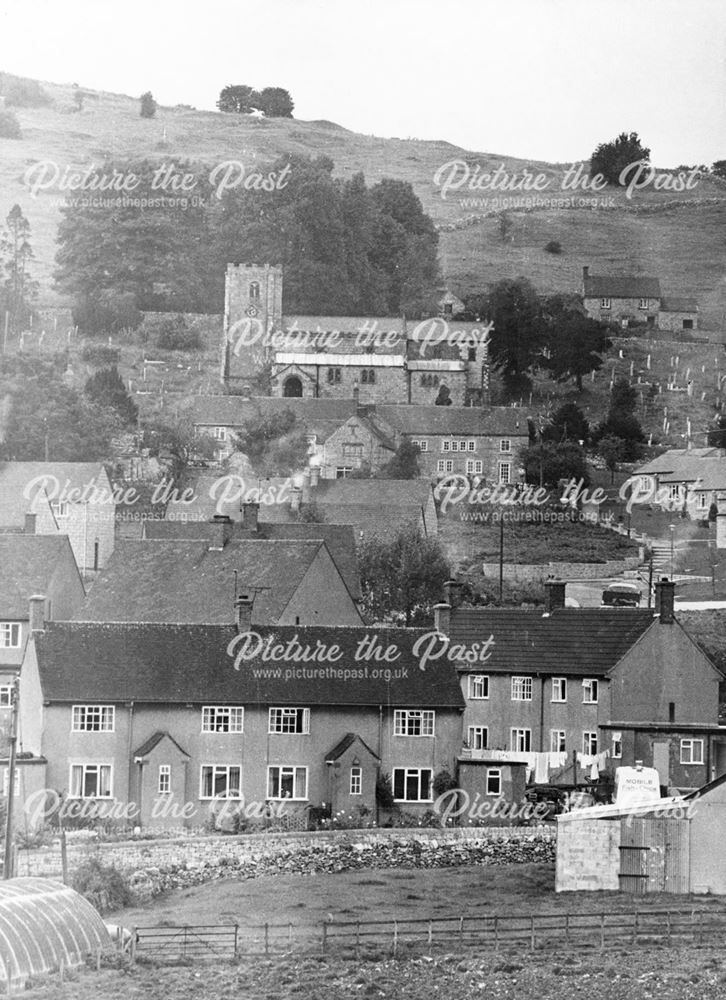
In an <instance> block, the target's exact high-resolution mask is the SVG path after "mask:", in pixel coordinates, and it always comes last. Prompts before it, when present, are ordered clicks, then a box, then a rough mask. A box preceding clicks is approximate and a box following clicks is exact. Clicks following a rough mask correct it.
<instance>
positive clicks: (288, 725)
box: [268, 708, 310, 734]
mask: <svg viewBox="0 0 726 1000" xmlns="http://www.w3.org/2000/svg"><path fill="white" fill-rule="evenodd" d="M268 732H270V733H304V734H308V733H309V732H310V709H309V708H271V709H270V726H269V729H268Z"/></svg>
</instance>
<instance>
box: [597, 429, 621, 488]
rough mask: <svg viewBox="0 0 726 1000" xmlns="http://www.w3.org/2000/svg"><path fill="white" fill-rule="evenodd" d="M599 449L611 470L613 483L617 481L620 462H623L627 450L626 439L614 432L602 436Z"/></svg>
mask: <svg viewBox="0 0 726 1000" xmlns="http://www.w3.org/2000/svg"><path fill="white" fill-rule="evenodd" d="M597 450H598V452H599V454H600V455H601V457H602V458H603V459H604V461H605V465H606V466H607V468H608V470H609V471H610V484H611V485H612V484H613V483H614V482H615V473H616V472H617V469H618V462H622V460H623V456H624V455H625V452H626V445H625V441H623V439H622V438H619V437H616V436H615V435H614V434H606V435H605V437H603V438H600V442H599V444H598V446H597Z"/></svg>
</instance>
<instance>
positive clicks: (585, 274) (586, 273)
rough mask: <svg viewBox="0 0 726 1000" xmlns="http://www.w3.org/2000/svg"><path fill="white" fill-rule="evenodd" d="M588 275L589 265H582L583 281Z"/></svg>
mask: <svg viewBox="0 0 726 1000" xmlns="http://www.w3.org/2000/svg"><path fill="white" fill-rule="evenodd" d="M589 277H590V268H589V267H583V269H582V280H583V281H587V279H588V278H589Z"/></svg>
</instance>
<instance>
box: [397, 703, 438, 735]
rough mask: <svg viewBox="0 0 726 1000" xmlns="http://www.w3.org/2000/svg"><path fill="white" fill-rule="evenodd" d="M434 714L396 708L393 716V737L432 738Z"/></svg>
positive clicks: (426, 711) (427, 711)
mask: <svg viewBox="0 0 726 1000" xmlns="http://www.w3.org/2000/svg"><path fill="white" fill-rule="evenodd" d="M435 717H436V713H435V712H432V711H429V710H425V711H419V710H418V709H400V708H397V709H396V711H395V712H394V714H393V735H394V736H433V735H434V719H435Z"/></svg>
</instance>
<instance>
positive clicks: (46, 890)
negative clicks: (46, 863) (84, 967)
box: [0, 878, 111, 992]
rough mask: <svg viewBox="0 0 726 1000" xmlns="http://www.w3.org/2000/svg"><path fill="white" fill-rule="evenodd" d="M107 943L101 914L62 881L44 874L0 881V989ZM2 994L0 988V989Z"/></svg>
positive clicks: (74, 960) (67, 963) (78, 960)
mask: <svg viewBox="0 0 726 1000" xmlns="http://www.w3.org/2000/svg"><path fill="white" fill-rule="evenodd" d="M110 947H111V939H110V937H109V935H108V931H107V930H106V927H105V925H104V923H103V920H102V919H101V915H100V914H99V913H98V911H97V910H95V909H94V908H93V906H91V904H90V903H89V902H88V900H87V899H84V898H83V896H81V895H79V894H78V893H77V892H75V891H74V890H73V889H71V888H69V887H68V886H67V885H62V884H61V883H60V882H54V881H51V880H50V879H44V878H14V879H9V880H8V881H7V882H0V988H4V990H5V992H8V991H9V990H10V989H13V988H20V987H22V985H23V984H24V983H25V982H26V980H28V979H30V978H31V977H32V976H38V975H41V974H42V973H44V972H50V971H52V970H54V969H59V968H60V967H61V965H63V966H64V967H69V966H73V965H81V964H82V963H83V962H84V961H85V959H86V957H87V956H88V955H89V954H92V953H94V952H97V951H98V950H99V949H102V950H103V949H106V948H110ZM0 992H1V990H0Z"/></svg>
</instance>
